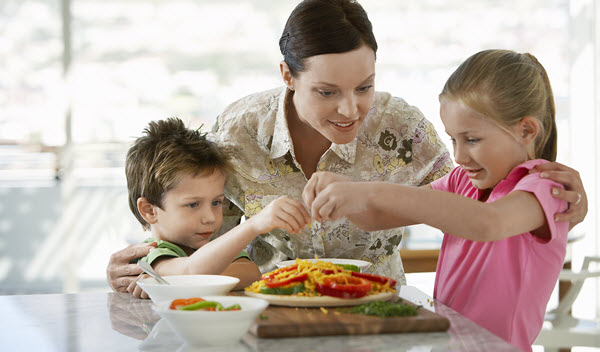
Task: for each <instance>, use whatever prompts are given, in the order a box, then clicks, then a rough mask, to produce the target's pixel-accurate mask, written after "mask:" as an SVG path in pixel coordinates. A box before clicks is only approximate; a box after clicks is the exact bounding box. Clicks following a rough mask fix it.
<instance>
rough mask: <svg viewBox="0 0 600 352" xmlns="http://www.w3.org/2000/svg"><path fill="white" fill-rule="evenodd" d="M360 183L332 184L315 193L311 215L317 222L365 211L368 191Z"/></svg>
mask: <svg viewBox="0 0 600 352" xmlns="http://www.w3.org/2000/svg"><path fill="white" fill-rule="evenodd" d="M366 186H367V185H366V184H365V183H362V182H334V183H330V184H329V185H328V186H327V187H325V189H323V190H321V191H319V192H317V197H316V198H315V199H314V200H313V201H312V205H311V208H310V210H311V214H312V215H313V217H314V218H315V219H316V220H317V221H319V222H320V221H323V220H329V221H332V220H338V219H340V218H343V217H348V218H350V217H352V215H360V214H362V213H365V212H366V211H367V200H368V198H367V197H368V194H369V189H368V187H366Z"/></svg>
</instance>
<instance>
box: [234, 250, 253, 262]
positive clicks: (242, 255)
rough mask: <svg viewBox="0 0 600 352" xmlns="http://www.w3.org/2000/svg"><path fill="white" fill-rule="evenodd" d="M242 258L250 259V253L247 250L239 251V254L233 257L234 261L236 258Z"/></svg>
mask: <svg viewBox="0 0 600 352" xmlns="http://www.w3.org/2000/svg"><path fill="white" fill-rule="evenodd" d="M242 258H246V259H248V260H252V259H250V255H249V254H248V252H246V251H241V252H240V254H238V256H237V257H235V259H234V260H233V261H234V262H235V261H236V260H238V259H242Z"/></svg>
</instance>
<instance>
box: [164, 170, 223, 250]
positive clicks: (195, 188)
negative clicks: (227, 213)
mask: <svg viewBox="0 0 600 352" xmlns="http://www.w3.org/2000/svg"><path fill="white" fill-rule="evenodd" d="M224 186H225V177H224V175H223V173H222V172H221V171H218V170H217V171H215V172H213V173H212V174H210V175H200V176H192V175H189V174H186V175H182V176H181V178H180V180H179V182H177V183H176V184H175V187H174V188H172V189H171V190H169V191H168V192H167V193H166V194H165V196H164V199H163V207H162V209H161V208H159V207H156V214H157V222H156V223H155V224H153V225H152V232H153V234H154V235H155V236H156V237H157V238H159V239H161V240H164V241H168V242H173V243H175V244H177V245H180V246H181V247H183V249H184V250H186V249H188V248H190V249H193V250H195V249H198V248H200V247H202V246H204V245H205V244H207V243H208V242H209V241H210V239H211V238H212V237H213V236H214V235H215V234H216V233H217V231H218V230H219V229H220V228H221V224H222V223H223V201H224V199H225V196H224V194H223V188H224ZM186 247H187V248H186Z"/></svg>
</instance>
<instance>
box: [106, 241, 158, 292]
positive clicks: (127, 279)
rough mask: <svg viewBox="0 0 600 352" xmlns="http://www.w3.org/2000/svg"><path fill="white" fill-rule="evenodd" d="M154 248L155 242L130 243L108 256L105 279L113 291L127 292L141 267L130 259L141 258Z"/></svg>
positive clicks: (139, 272) (140, 271)
mask: <svg viewBox="0 0 600 352" xmlns="http://www.w3.org/2000/svg"><path fill="white" fill-rule="evenodd" d="M153 248H156V242H152V243H138V244H131V245H129V246H127V247H126V248H124V249H122V250H120V251H118V252H116V253H114V254H113V255H111V256H110V260H109V262H108V266H107V267H106V281H108V284H109V285H110V287H111V288H112V289H113V291H115V292H128V287H129V286H131V283H135V282H136V281H137V279H138V277H137V276H138V275H139V274H141V273H142V269H140V267H139V266H138V265H137V264H130V263H131V261H132V260H135V259H138V258H142V257H145V256H147V255H148V253H150V250H151V249H153Z"/></svg>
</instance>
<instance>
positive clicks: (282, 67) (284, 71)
mask: <svg viewBox="0 0 600 352" xmlns="http://www.w3.org/2000/svg"><path fill="white" fill-rule="evenodd" d="M279 71H281V78H283V83H285V85H286V86H287V87H288V89H289V90H291V91H293V90H294V77H292V72H291V71H290V67H289V66H288V64H287V62H285V61H281V62H280V63H279Z"/></svg>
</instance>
